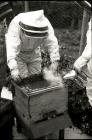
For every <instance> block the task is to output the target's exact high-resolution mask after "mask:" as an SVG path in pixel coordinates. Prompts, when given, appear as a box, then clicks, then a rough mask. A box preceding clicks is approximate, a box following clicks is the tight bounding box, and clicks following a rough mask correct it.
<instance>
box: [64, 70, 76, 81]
mask: <svg viewBox="0 0 92 140" xmlns="http://www.w3.org/2000/svg"><path fill="white" fill-rule="evenodd" d="M76 76H77V72H76V71H75V70H71V71H70V72H69V73H67V74H66V75H65V76H64V77H63V79H74V78H75V77H76Z"/></svg>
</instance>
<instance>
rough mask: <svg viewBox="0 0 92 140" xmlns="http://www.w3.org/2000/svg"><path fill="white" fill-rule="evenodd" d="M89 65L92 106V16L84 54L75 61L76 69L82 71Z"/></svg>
mask: <svg viewBox="0 0 92 140" xmlns="http://www.w3.org/2000/svg"><path fill="white" fill-rule="evenodd" d="M85 65H87V70H88V77H87V85H86V90H87V96H88V98H89V103H90V104H91V106H92V18H91V19H90V22H89V29H88V31H87V45H86V47H85V49H84V51H83V53H82V55H81V56H80V57H79V58H78V59H77V60H76V61H75V63H74V69H75V70H76V71H78V72H81V69H82V67H83V66H85Z"/></svg>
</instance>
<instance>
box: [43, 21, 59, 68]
mask: <svg viewBox="0 0 92 140" xmlns="http://www.w3.org/2000/svg"><path fill="white" fill-rule="evenodd" d="M48 27H49V30H48V37H47V38H46V39H45V44H44V46H45V47H47V48H48V52H49V54H50V59H51V69H53V70H56V69H57V66H58V60H60V55H59V45H58V40H57V38H56V36H55V33H54V29H53V27H52V25H51V24H50V22H49V21H48Z"/></svg>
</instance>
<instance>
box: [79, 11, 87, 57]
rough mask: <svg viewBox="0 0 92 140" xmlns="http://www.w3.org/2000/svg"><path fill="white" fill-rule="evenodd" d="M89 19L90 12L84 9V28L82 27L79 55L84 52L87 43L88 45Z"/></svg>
mask: <svg viewBox="0 0 92 140" xmlns="http://www.w3.org/2000/svg"><path fill="white" fill-rule="evenodd" d="M88 20H89V13H88V12H87V10H85V9H84V12H83V21H82V29H81V40H80V49H79V56H80V55H81V54H82V52H83V50H84V48H85V45H86V33H87V28H88Z"/></svg>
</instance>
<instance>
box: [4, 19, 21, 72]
mask: <svg viewBox="0 0 92 140" xmlns="http://www.w3.org/2000/svg"><path fill="white" fill-rule="evenodd" d="M5 38H6V50H7V64H8V66H9V68H10V70H13V69H17V61H16V56H17V54H18V53H19V51H20V36H19V25H18V20H17V17H15V18H14V19H13V20H12V21H11V23H10V25H9V28H8V32H7V33H6V35H5Z"/></svg>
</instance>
